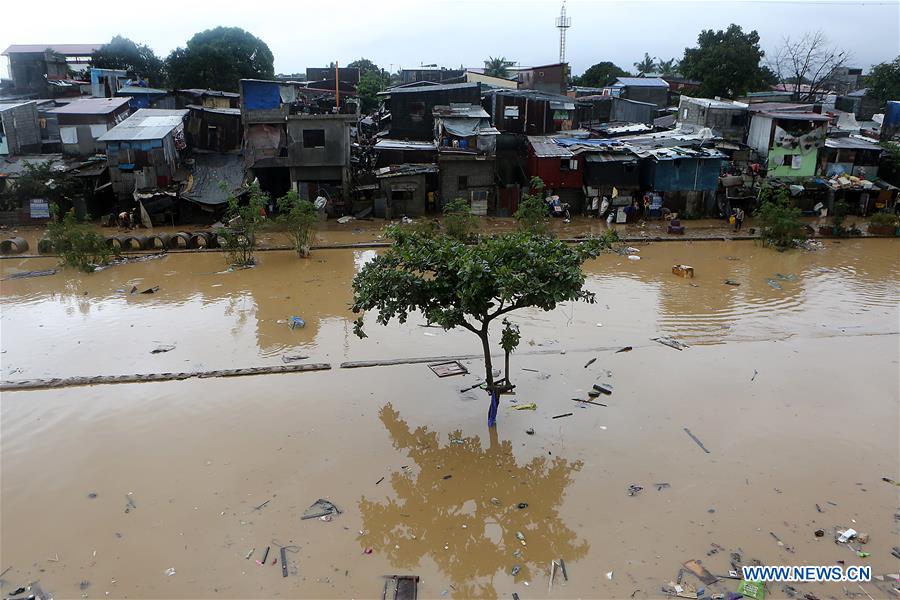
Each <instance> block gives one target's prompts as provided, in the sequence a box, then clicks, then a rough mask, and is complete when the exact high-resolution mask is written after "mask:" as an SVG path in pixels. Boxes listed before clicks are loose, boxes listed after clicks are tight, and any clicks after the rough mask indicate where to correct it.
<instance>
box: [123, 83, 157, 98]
mask: <svg viewBox="0 0 900 600" xmlns="http://www.w3.org/2000/svg"><path fill="white" fill-rule="evenodd" d="M168 93H169V92H168V90H161V89H159V88H152V87H141V86H139V85H126V86H125V87H123V88H119V91H118V92H116V95H117V96H139V95H141V94H162V95H165V94H168Z"/></svg>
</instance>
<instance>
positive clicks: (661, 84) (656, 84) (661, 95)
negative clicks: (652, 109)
mask: <svg viewBox="0 0 900 600" xmlns="http://www.w3.org/2000/svg"><path fill="white" fill-rule="evenodd" d="M604 93H606V94H609V95H610V96H615V97H617V98H627V99H628V100H637V101H638V102H649V103H650V104H653V105H655V106H657V107H658V108H664V107H666V106H668V104H669V84H668V83H666V81H665V80H664V79H660V78H659V77H619V78H617V79H616V82H615V83H614V84H612V85H611V86H607V87H605V88H604Z"/></svg>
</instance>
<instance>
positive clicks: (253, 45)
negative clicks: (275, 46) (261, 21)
mask: <svg viewBox="0 0 900 600" xmlns="http://www.w3.org/2000/svg"><path fill="white" fill-rule="evenodd" d="M166 66H167V69H168V72H169V83H170V85H171V86H172V87H175V88H186V87H199V88H209V89H214V90H225V91H236V90H237V89H238V80H240V79H249V78H259V79H271V78H272V77H274V76H275V67H274V58H273V57H272V51H271V50H269V47H268V46H267V45H266V43H265V42H264V41H262V40H261V39H259V38H258V37H256V36H254V35H253V34H251V33H249V32H247V31H244V30H243V29H241V28H240V27H216V28H215V29H207V30H206V31H201V32H200V33H198V34H196V35H194V37H192V38H191V39H190V40H188V42H187V45H186V46H185V47H184V48H176V49H175V50H173V51H172V53H171V54H169V57H168V58H167V59H166Z"/></svg>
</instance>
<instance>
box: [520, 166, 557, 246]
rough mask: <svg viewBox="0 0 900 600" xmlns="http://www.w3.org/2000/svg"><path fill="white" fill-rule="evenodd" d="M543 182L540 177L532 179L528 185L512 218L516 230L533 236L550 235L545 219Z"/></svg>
mask: <svg viewBox="0 0 900 600" xmlns="http://www.w3.org/2000/svg"><path fill="white" fill-rule="evenodd" d="M543 191H544V181H543V180H542V179H541V178H540V177H532V178H531V181H530V182H529V185H528V193H526V194H523V195H522V200H521V202H519V208H518V209H516V212H515V214H514V215H513V217H515V219H516V228H517V229H518V230H519V231H524V232H527V233H531V234H534V235H550V223H549V221H550V220H549V219H548V218H547V203H546V202H544V194H543Z"/></svg>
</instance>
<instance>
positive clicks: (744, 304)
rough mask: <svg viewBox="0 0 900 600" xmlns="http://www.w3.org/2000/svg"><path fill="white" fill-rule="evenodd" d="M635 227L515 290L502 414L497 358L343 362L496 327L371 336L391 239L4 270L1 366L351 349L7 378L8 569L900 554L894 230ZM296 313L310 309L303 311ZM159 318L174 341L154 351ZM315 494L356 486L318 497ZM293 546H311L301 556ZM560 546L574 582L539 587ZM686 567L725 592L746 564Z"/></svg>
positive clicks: (153, 592)
mask: <svg viewBox="0 0 900 600" xmlns="http://www.w3.org/2000/svg"><path fill="white" fill-rule="evenodd" d="M638 248H639V249H640V256H641V260H639V261H633V260H629V259H627V258H626V257H625V256H622V255H606V256H603V257H600V258H599V259H597V260H595V261H592V262H591V263H589V264H587V265H586V267H585V270H586V272H587V275H588V282H587V285H588V287H589V289H591V290H592V291H594V292H596V293H597V303H596V304H592V305H588V304H583V303H582V304H564V305H562V306H560V307H559V308H558V309H557V310H555V311H553V312H550V313H544V312H539V311H521V312H519V313H514V315H513V317H514V318H513V320H514V321H515V322H517V323H518V324H519V325H520V326H521V330H522V344H521V346H520V348H519V351H518V352H517V353H516V354H514V355H513V359H512V367H513V371H512V378H513V381H514V383H516V384H518V388H517V390H516V391H517V394H516V395H513V396H504V397H503V399H502V402H501V409H500V414H499V424H498V427H497V428H496V429H495V430H492V431H489V430H488V428H487V427H486V413H487V404H488V403H487V398H486V397H485V395H484V393H483V392H480V391H478V390H471V391H466V392H461V391H460V390H461V389H463V388H467V387H469V386H472V385H473V384H475V383H477V382H478V381H479V373H482V375H483V363H482V361H480V360H475V359H472V360H465V361H463V362H464V364H465V365H466V366H467V367H468V369H469V370H470V374H469V375H463V376H457V377H447V378H444V379H438V378H436V377H435V376H434V375H433V374H432V372H431V371H430V370H429V369H428V367H427V366H426V365H425V364H413V365H402V366H392V367H374V368H363V369H352V370H350V369H341V368H339V365H340V363H341V362H344V361H357V360H380V359H391V358H399V357H409V358H416V357H428V356H440V355H449V354H474V353H477V352H478V342H477V339H476V338H475V337H474V336H472V335H471V334H470V333H468V332H465V331H460V332H457V331H452V332H444V331H442V330H440V329H435V328H430V327H423V326H422V325H424V322H423V321H422V319H421V318H411V319H410V321H409V322H408V323H406V324H404V325H399V324H392V325H391V326H390V327H381V326H378V325H377V324H376V323H375V322H374V318H373V315H371V314H368V315H366V324H367V325H366V329H367V333H368V334H369V336H370V337H369V338H368V339H366V340H359V339H357V338H356V337H355V336H353V334H352V323H351V320H352V318H353V315H352V314H351V313H350V311H349V303H350V300H351V292H350V282H351V280H352V278H353V275H354V274H355V273H356V272H357V270H358V269H359V267H360V266H361V265H362V264H364V263H365V261H366V260H370V259H371V257H372V256H374V252H375V251H374V250H358V251H351V250H321V251H318V252H315V253H314V254H313V256H312V257H311V258H310V259H308V260H300V259H298V258H296V255H294V254H292V253H290V252H267V253H262V254H261V255H260V257H259V266H257V267H256V268H254V269H248V270H243V271H235V272H227V271H226V270H225V269H224V266H225V264H224V261H223V259H222V257H221V256H220V255H218V254H213V253H204V254H178V255H170V256H167V257H165V258H163V259H160V260H154V261H148V262H144V263H138V264H129V265H123V266H118V267H113V268H109V269H107V270H104V271H102V272H99V273H94V274H91V275H81V274H77V273H74V272H72V271H68V270H66V271H62V272H60V273H58V274H56V275H52V276H48V277H41V278H34V279H7V280H4V281H3V282H2V284H0V287H2V291H0V336H2V338H0V342H2V354H0V363H2V365H0V368H2V379H3V380H4V381H5V382H9V381H17V380H23V379H38V378H54V377H62V378H64V377H74V376H85V375H118V374H136V373H162V372H169V371H208V370H214V369H231V368H242V367H258V366H265V365H281V364H284V362H283V356H284V355H294V354H300V355H303V356H308V357H309V358H308V359H306V361H308V362H316V363H320V362H322V363H331V365H332V367H333V368H332V370H330V371H321V372H309V373H297V374H279V375H267V376H252V377H238V378H228V379H217V378H210V379H191V380H186V381H174V382H164V383H137V384H121V385H97V386H83V387H66V388H62V389H54V390H37V391H17V392H4V393H3V395H2V402H0V417H2V422H0V551H2V554H0V572H2V571H3V570H5V569H7V568H9V570H8V571H7V572H6V573H5V574H4V575H3V576H2V579H3V581H2V585H3V587H2V588H0V593H3V594H8V593H9V592H10V591H11V590H12V589H14V588H16V587H19V586H20V585H27V584H28V583H30V582H35V581H37V582H40V585H41V587H42V588H43V589H44V590H47V591H50V592H52V593H54V595H55V596H56V597H58V598H72V597H75V598H77V597H82V596H84V597H88V598H105V597H107V595H108V596H109V597H129V598H271V597H305V598H331V597H347V598H350V597H357V598H358V597H366V598H370V597H376V596H378V597H380V595H381V590H382V588H383V585H384V580H383V576H384V575H389V574H416V575H419V576H420V577H421V581H420V585H419V594H420V597H423V598H440V597H453V598H464V597H503V598H509V597H510V596H511V594H512V593H513V592H515V593H517V594H518V595H519V596H520V597H521V598H523V600H524V599H527V598H548V597H553V598H559V597H571V598H575V597H580V598H655V597H662V596H664V592H663V591H662V590H661V587H662V586H666V585H668V584H669V582H670V581H674V580H675V579H676V578H677V576H678V573H679V569H681V568H682V567H681V565H682V563H683V562H685V561H687V560H689V559H700V560H702V562H703V564H704V565H705V566H706V567H707V568H708V569H709V570H710V571H711V572H713V573H714V574H716V575H720V576H724V575H727V574H728V571H729V570H730V569H731V568H732V567H731V566H730V562H731V561H732V553H738V554H740V558H739V559H737V563H738V564H750V563H751V561H760V562H761V563H762V564H790V565H809V564H823V565H830V564H835V562H836V561H845V563H846V564H847V565H851V564H864V565H870V566H871V567H872V569H873V573H874V574H875V575H879V576H880V575H884V574H886V573H896V572H897V571H898V561H897V559H895V558H894V557H892V556H891V547H892V546H896V545H898V527H900V497H898V491H900V488H898V487H896V486H894V485H892V484H890V483H887V482H885V481H883V480H882V478H883V477H887V478H889V479H893V480H900V451H898V446H900V436H898V428H900V390H898V386H900V383H898V361H900V344H898V341H900V333H898V331H900V307H898V299H900V260H898V259H900V252H898V250H900V245H898V244H897V242H896V241H891V240H856V241H844V242H843V243H826V246H825V247H824V248H823V249H822V250H819V251H816V252H800V251H797V252H787V253H777V252H774V251H771V250H767V249H763V248H760V247H759V246H757V245H755V244H754V243H752V242H697V243H693V244H692V243H688V242H685V243H659V244H648V245H641V246H638ZM675 263H684V264H689V265H691V266H693V267H694V269H695V272H696V277H695V278H694V279H682V278H680V277H677V276H675V275H673V274H672V273H671V266H672V265H673V264H675ZM53 265H54V259H52V258H44V259H7V260H3V261H0V270H2V275H3V277H8V276H10V275H12V274H14V273H16V272H19V271H26V270H37V269H44V268H48V267H52V266H53ZM726 279H728V280H732V281H734V282H736V283H739V284H740V285H726V284H725V283H724V282H725V280H726ZM153 286H159V290H158V292H157V293H155V294H146V295H144V294H131V293H129V292H130V290H131V289H132V287H137V288H138V289H139V290H142V289H146V288H150V287H153ZM294 315H296V316H300V317H302V318H303V319H304V320H305V321H306V326H305V327H304V328H295V329H293V330H292V329H290V328H289V326H288V325H287V320H288V319H289V318H290V317H291V316H294ZM660 335H666V336H672V337H675V338H676V339H678V340H681V341H683V342H686V343H688V344H690V347H689V348H686V349H685V350H683V351H678V350H675V349H672V348H669V347H666V346H663V345H660V344H658V343H656V342H653V341H651V339H650V338H653V337H657V336H660ZM496 337H497V334H496V333H495V339H494V342H495V343H496V341H497V340H496ZM163 345H171V346H174V349H172V350H170V351H168V352H161V353H157V354H152V353H151V351H152V350H154V349H155V348H157V347H159V346H163ZM624 346H632V347H633V350H632V351H631V352H622V353H616V352H615V349H618V348H621V347H624ZM593 358H596V361H595V362H593V363H592V364H590V365H589V366H587V367H585V365H586V364H587V363H588V361H590V360H591V359H593ZM598 382H600V383H605V384H609V385H611V386H612V387H613V389H614V391H613V394H612V395H611V396H605V397H604V398H605V400H604V399H601V400H600V401H601V402H604V403H606V404H607V405H608V406H606V407H601V406H593V405H587V404H581V403H576V402H573V401H572V398H577V397H586V392H587V390H589V389H590V388H591V385H592V384H594V383H598ZM530 402H534V403H536V404H537V409H536V410H534V411H530V410H515V409H514V407H515V406H516V405H521V404H525V403H530ZM570 412H571V413H574V414H573V415H572V416H569V417H563V418H558V419H554V418H553V417H554V416H557V415H560V414H565V413H570ZM685 428H687V429H689V430H690V433H691V434H692V435H693V436H695V437H696V438H697V439H698V440H700V441H701V442H702V444H703V445H704V446H705V448H706V449H708V450H709V452H708V453H706V452H704V450H703V449H701V448H700V446H699V445H698V444H697V443H695V441H694V440H693V439H692V437H690V436H689V435H688V433H687V432H686V431H685ZM528 429H533V430H534V433H533V434H528V433H527V432H526V430H528ZM661 483H666V484H668V486H661V485H657V484H661ZM630 485H636V486H640V487H642V488H643V490H642V491H640V492H639V493H637V494H636V495H633V496H630V495H629V494H628V488H629V486H630ZM318 498H327V499H330V500H331V501H332V502H334V503H335V504H336V505H337V506H338V507H339V508H340V509H341V510H342V511H343V513H342V514H340V515H336V516H334V517H333V519H331V520H330V521H323V520H321V519H311V520H301V518H300V517H301V515H302V514H303V511H304V510H305V509H306V508H307V507H309V505H311V504H312V503H313V502H315V501H316V500H317V499H318ZM267 501H268V502H267ZM266 502H267V503H266ZM264 503H265V504H264ZM520 503H522V504H521V506H524V507H523V508H519V506H520ZM263 504H264V505H263ZM261 505H262V506H261ZM525 505H527V506H525ZM817 505H818V508H817ZM259 506H261V507H260V508H255V507H259ZM847 526H851V527H853V528H854V529H856V530H857V531H860V532H865V533H868V534H869V535H870V540H869V542H868V543H867V544H865V545H862V546H858V545H854V547H855V548H856V549H857V550H859V549H861V550H864V551H865V552H868V553H870V556H868V557H865V558H861V557H858V556H857V555H856V553H855V552H854V551H853V550H851V549H850V548H848V546H847V545H846V544H836V543H834V542H833V537H832V536H833V531H834V529H835V528H836V527H847ZM820 528H821V529H824V530H825V531H826V533H825V536H824V537H816V536H815V535H814V532H815V530H817V529H820ZM519 534H521V535H519ZM776 537H777V539H776ZM520 538H524V540H522V539H520ZM778 540H780V542H779V541H778ZM279 545H289V546H294V547H296V548H295V549H296V552H288V553H287V557H288V567H289V569H288V577H286V578H283V577H282V573H281V565H280V564H272V561H273V559H278V561H280V556H279V553H278V552H277V549H278V546H279ZM267 546H269V547H271V551H270V552H269V557H268V564H266V565H264V566H263V565H260V564H258V563H257V560H259V559H261V558H262V555H263V552H264V550H265V548H266V547H267ZM251 549H254V552H253V554H252V555H251V556H250V558H249V559H248V558H246V556H247V554H248V552H250V551H251ZM369 549H371V551H370V553H369ZM557 559H563V560H564V561H565V564H566V569H567V574H568V580H567V581H566V580H563V579H561V578H560V577H559V576H558V575H557V578H556V580H555V581H554V583H553V586H552V589H550V588H549V568H550V562H551V561H552V560H557ZM170 569H172V570H170ZM513 571H515V572H516V574H515V575H513ZM167 573H173V574H167ZM608 574H611V575H608ZM683 581H684V582H686V583H687V584H689V585H691V586H694V587H695V588H705V592H706V595H708V596H709V595H712V594H716V593H725V592H727V591H733V590H735V589H736V587H737V582H736V581H734V580H731V579H727V578H726V579H721V580H720V581H719V582H717V583H715V584H712V585H704V584H703V583H701V582H700V581H699V580H698V579H697V578H696V577H695V576H694V575H693V574H691V573H690V572H688V571H684V574H683ZM792 586H793V588H794V590H791V589H788V588H785V587H784V585H783V584H774V583H773V584H769V597H775V598H782V597H787V596H789V595H790V593H791V592H793V591H795V590H796V591H798V592H799V596H798V597H802V596H803V594H806V593H811V594H814V595H815V596H817V597H819V598H829V597H833V598H845V597H848V596H847V595H848V594H850V597H859V598H865V595H864V592H865V593H868V594H869V595H871V597H873V598H884V597H889V596H891V595H892V592H891V590H890V586H891V584H890V581H889V578H888V580H886V581H879V580H874V581H872V582H871V583H865V584H863V590H862V591H861V590H860V589H859V588H858V586H857V585H856V584H855V583H831V584H817V583H815V584H814V583H798V584H792ZM853 594H856V596H853Z"/></svg>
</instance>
